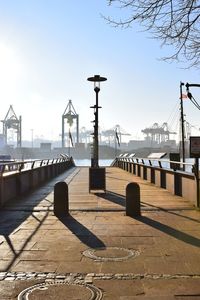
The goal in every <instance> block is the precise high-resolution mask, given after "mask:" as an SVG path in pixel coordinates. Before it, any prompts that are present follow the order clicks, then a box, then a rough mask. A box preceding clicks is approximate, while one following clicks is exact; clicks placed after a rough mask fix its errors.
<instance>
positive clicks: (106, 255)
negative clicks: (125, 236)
mask: <svg viewBox="0 0 200 300" xmlns="http://www.w3.org/2000/svg"><path fill="white" fill-rule="evenodd" d="M139 254H140V252H139V251H138V250H132V249H131V250H130V249H126V248H119V247H102V248H96V249H87V250H85V251H84V252H83V255H84V256H86V257H88V258H91V259H94V260H96V261H123V260H127V259H129V258H133V257H136V256H138V255H139Z"/></svg>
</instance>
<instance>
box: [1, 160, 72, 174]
mask: <svg viewBox="0 0 200 300" xmlns="http://www.w3.org/2000/svg"><path fill="white" fill-rule="evenodd" d="M71 159H72V158H71V157H69V156H62V157H61V158H56V159H55V158H52V159H49V158H48V159H34V160H22V161H11V162H4V161H2V162H0V175H1V176H2V175H3V174H4V173H7V172H13V171H15V172H21V171H23V170H31V169H35V168H39V167H42V166H45V165H51V164H56V163H60V162H65V161H70V160H71Z"/></svg>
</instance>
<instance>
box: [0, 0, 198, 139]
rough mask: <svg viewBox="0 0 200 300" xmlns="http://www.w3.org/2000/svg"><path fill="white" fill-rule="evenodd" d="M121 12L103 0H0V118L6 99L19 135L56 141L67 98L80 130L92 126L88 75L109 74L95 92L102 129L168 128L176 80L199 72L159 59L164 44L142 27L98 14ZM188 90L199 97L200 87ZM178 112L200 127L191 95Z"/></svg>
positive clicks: (171, 121)
mask: <svg viewBox="0 0 200 300" xmlns="http://www.w3.org/2000/svg"><path fill="white" fill-rule="evenodd" d="M121 13H122V11H121V10H119V9H116V8H114V7H113V8H112V7H108V6H107V1H106V0H76V1H71V0H6V1H5V0H0V99H1V110H0V119H1V120H2V119H4V117H5V115H6V113H7V111H8V108H9V106H10V105H11V104H12V105H13V108H14V111H15V113H16V114H17V116H19V115H21V116H22V138H23V139H28V140H31V134H32V131H31V129H33V133H34V137H37V136H38V137H41V136H44V137H46V138H49V139H52V140H53V139H59V135H60V134H61V118H62V114H63V112H64V110H65V108H66V106H67V104H68V100H69V99H71V100H72V103H73V105H74V107H75V110H76V112H77V113H78V114H79V116H80V127H83V126H84V127H86V128H88V129H90V128H92V124H91V122H90V121H92V120H93V119H94V117H93V111H92V109H90V108H89V107H90V106H91V105H93V104H94V102H95V94H94V91H93V85H92V83H90V82H88V81H87V78H88V77H90V76H93V75H95V74H100V75H101V76H105V77H107V79H108V80H107V81H106V82H104V83H102V85H101V91H100V94H99V102H100V105H101V106H102V109H101V111H100V116H99V119H100V122H99V125H100V127H101V128H102V129H110V128H112V127H114V126H115V125H116V124H119V125H120V126H121V127H122V128H123V129H125V130H126V132H128V133H130V134H131V135H132V138H133V139H135V138H138V137H140V138H141V137H142V136H143V135H142V134H141V130H142V129H144V128H145V127H149V126H151V125H153V123H155V122H156V123H159V124H162V123H164V122H168V123H169V124H170V125H171V127H172V129H173V130H174V128H175V127H176V125H177V121H178V108H179V105H178V103H179V84H180V81H183V82H189V83H200V80H199V71H198V70H185V69H181V68H180V67H181V65H178V64H176V63H172V64H168V63H165V62H162V61H160V60H158V58H160V57H161V56H162V55H165V54H168V53H170V52H169V51H170V49H168V48H161V47H160V43H159V41H157V40H153V39H151V38H150V34H149V33H144V32H140V29H141V28H140V27H133V28H129V29H126V30H122V29H119V28H113V27H111V26H110V25H108V24H107V23H106V21H105V20H104V19H103V18H102V17H101V14H103V15H106V16H107V15H111V16H120V14H121ZM191 91H192V94H193V95H194V96H195V98H196V100H197V101H199V102H200V89H198V88H196V89H193V90H191ZM176 112H177V113H176ZM184 112H185V114H186V119H187V121H188V122H190V123H191V124H192V125H194V126H196V127H197V128H199V127H200V122H199V115H200V111H199V110H197V108H195V107H194V106H193V104H192V103H191V102H190V101H189V100H185V101H184ZM175 115H176V118H175ZM193 134H194V135H198V134H199V133H198V131H197V130H196V131H193Z"/></svg>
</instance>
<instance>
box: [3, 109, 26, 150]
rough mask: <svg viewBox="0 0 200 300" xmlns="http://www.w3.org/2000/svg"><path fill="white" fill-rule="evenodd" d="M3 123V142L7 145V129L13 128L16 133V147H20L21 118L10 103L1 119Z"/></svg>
mask: <svg viewBox="0 0 200 300" xmlns="http://www.w3.org/2000/svg"><path fill="white" fill-rule="evenodd" d="M1 122H2V123H3V136H4V139H5V144H6V145H8V131H9V130H10V129H11V130H14V132H15V133H16V134H17V147H19V148H21V146H22V118H21V116H19V118H18V117H17V115H16V114H15V112H14V109H13V107H12V105H10V107H9V109H8V112H7V114H6V116H5V118H4V120H1Z"/></svg>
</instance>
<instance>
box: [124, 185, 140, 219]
mask: <svg viewBox="0 0 200 300" xmlns="http://www.w3.org/2000/svg"><path fill="white" fill-rule="evenodd" d="M140 215H141V210H140V186H139V184H138V183H136V182H130V183H129V184H128V185H127V186H126V216H130V217H137V216H140Z"/></svg>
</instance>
